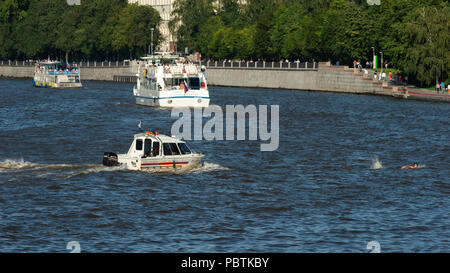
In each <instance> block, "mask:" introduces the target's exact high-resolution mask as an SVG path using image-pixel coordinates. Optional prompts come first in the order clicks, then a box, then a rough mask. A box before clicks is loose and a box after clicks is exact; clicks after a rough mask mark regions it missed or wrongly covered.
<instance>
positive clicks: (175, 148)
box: [169, 143, 180, 155]
mask: <svg viewBox="0 0 450 273" xmlns="http://www.w3.org/2000/svg"><path fill="white" fill-rule="evenodd" d="M169 145H170V149H171V150H172V154H173V155H180V150H179V149H178V146H177V144H176V143H169Z"/></svg>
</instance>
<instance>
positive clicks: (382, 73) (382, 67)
mask: <svg viewBox="0 0 450 273" xmlns="http://www.w3.org/2000/svg"><path fill="white" fill-rule="evenodd" d="M380 54H381V76H383V52H382V51H380Z"/></svg>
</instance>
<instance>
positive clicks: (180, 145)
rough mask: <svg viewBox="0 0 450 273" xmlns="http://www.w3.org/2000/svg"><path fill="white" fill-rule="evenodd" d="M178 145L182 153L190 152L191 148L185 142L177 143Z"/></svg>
mask: <svg viewBox="0 0 450 273" xmlns="http://www.w3.org/2000/svg"><path fill="white" fill-rule="evenodd" d="M178 147H179V148H180V151H181V153H182V154H184V155H185V154H190V153H191V150H190V149H189V147H188V146H187V145H186V143H178Z"/></svg>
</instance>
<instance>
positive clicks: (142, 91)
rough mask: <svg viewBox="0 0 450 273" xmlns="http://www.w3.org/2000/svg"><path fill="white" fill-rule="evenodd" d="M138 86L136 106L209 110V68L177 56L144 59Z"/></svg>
mask: <svg viewBox="0 0 450 273" xmlns="http://www.w3.org/2000/svg"><path fill="white" fill-rule="evenodd" d="M142 59H143V61H144V62H143V64H141V65H140V66H139V73H138V74H137V76H138V79H137V84H136V86H135V87H134V88H133V94H134V96H135V98H136V104H140V105H147V106H157V107H168V108H171V107H182V106H185V107H208V106H209V101H210V99H209V91H208V85H207V83H206V75H205V71H206V68H205V67H204V66H202V67H201V68H200V69H199V67H198V65H196V64H193V63H191V62H188V61H187V60H186V59H184V58H182V57H179V56H176V55H162V54H159V55H152V56H149V57H143V58H142Z"/></svg>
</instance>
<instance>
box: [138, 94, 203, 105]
mask: <svg viewBox="0 0 450 273" xmlns="http://www.w3.org/2000/svg"><path fill="white" fill-rule="evenodd" d="M134 93H135V99H136V104H139V105H145V106H155V107H163V108H173V107H193V108H195V107H208V106H209V102H210V98H209V92H208V91H202V90H193V91H190V92H188V93H184V92H177V91H162V92H158V93H159V94H156V92H155V94H153V93H152V92H148V91H147V92H146V91H140V90H135V92H134Z"/></svg>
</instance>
